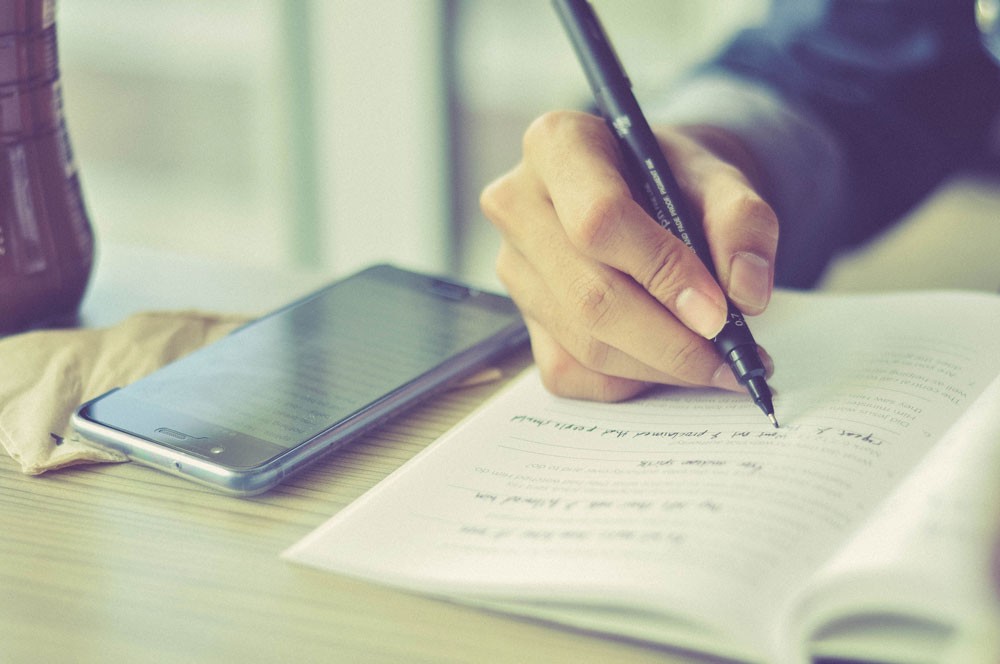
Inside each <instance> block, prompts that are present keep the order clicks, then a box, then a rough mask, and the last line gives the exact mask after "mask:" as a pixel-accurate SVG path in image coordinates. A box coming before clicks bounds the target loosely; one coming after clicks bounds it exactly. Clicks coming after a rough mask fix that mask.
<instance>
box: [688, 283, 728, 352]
mask: <svg viewBox="0 0 1000 664" xmlns="http://www.w3.org/2000/svg"><path fill="white" fill-rule="evenodd" d="M676 307H677V316H678V318H680V319H681V322H682V323H684V324H685V325H687V326H688V327H689V328H691V329H692V330H694V331H695V332H697V333H698V334H700V335H701V336H703V337H705V338H706V339H711V338H712V337H714V336H715V335H717V334H718V333H719V330H721V329H722V326H723V325H725V324H726V309H725V308H724V307H722V306H720V305H719V304H717V303H716V302H715V300H713V299H712V298H710V297H708V296H707V295H705V294H704V293H702V292H701V291H697V290H695V289H694V288H685V289H684V290H683V291H681V294H680V295H678V296H677V302H676Z"/></svg>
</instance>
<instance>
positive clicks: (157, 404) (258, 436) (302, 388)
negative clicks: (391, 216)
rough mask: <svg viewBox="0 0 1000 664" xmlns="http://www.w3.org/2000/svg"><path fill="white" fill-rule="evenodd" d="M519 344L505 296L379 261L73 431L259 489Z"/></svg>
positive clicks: (119, 399) (115, 399) (188, 474)
mask: <svg viewBox="0 0 1000 664" xmlns="http://www.w3.org/2000/svg"><path fill="white" fill-rule="evenodd" d="M526 342H527V331H526V330H525V327H524V324H523V322H522V320H521V317H520V315H519V314H518V311H517V309H516V307H515V306H514V304H513V303H512V302H511V301H510V299H508V298H506V297H504V296H502V295H498V294H495V293H489V292H484V291H481V290H476V289H473V288H469V287H468V286H465V285H463V284H460V283H457V282H455V281H451V280H447V279H443V278H438V277H434V276H430V275H423V274H417V273H414V272H410V271H406V270H402V269H399V268H396V267H393V266H390V265H377V266H374V267H370V268H368V269H366V270H363V271H361V272H359V273H357V274H355V275H353V276H351V277H348V278H346V279H344V280H342V281H339V282H336V283H334V284H331V285H329V286H327V287H325V288H323V289H320V290H319V291H317V292H315V293H313V294H311V295H308V296H307V297H304V298H302V299H301V300H298V301H296V302H293V303H292V304H290V305H288V306H286V307H283V308H281V309H279V310H278V311H275V312H273V313H271V314H268V315H266V316H264V317H262V318H259V319H257V320H255V321H253V322H251V323H249V324H247V325H245V326H243V327H241V328H239V329H237V330H236V331H234V332H232V333H231V334H229V335H228V336H226V337H224V338H223V339H220V340H219V341H216V342H215V343H212V344H210V345H208V346H205V347H203V348H201V349H199V350H197V351H195V352H193V353H191V354H190V355H187V356H185V357H183V358H181V359H179V360H177V361H175V362H173V363H171V364H169V365H167V366H164V367H162V368H160V369H158V370H157V371H155V372H153V373H152V374H150V375H149V376H147V377H145V378H142V379H140V380H138V381H136V382H134V383H132V384H130V385H128V386H126V387H123V388H120V389H114V390H112V391H110V392H108V393H106V394H104V395H102V396H100V397H97V398H96V399H94V400H92V401H89V402H87V403H85V404H83V405H82V406H80V407H79V409H77V411H76V412H75V414H74V416H73V425H74V427H75V428H76V429H77V430H78V431H79V432H80V433H81V434H83V435H84V436H85V437H86V438H88V439H89V440H91V441H93V442H95V443H97V444H99V445H104V446H107V447H109V448H112V449H115V450H118V451H120V452H123V453H124V454H126V455H127V456H128V457H129V458H131V459H133V460H135V461H138V462H141V463H144V464H147V465H151V466H154V467H156V468H159V469H161V470H165V471H167V472H169V473H172V474H174V475H177V476H180V477H183V478H186V479H189V480H193V481H195V482H199V483H201V484H204V485H208V486H210V487H214V488H215V489H218V490H220V491H223V492H225V493H228V494H232V495H238V496H248V495H254V494H257V493H261V492H263V491H266V490H267V489H269V488H271V487H273V486H274V485H276V484H277V483H279V482H281V481H282V480H283V479H285V478H287V477H288V476H290V475H291V474H292V473H294V472H295V471H297V470H300V469H301V468H302V467H304V466H305V465H306V464H308V463H309V462H310V461H313V460H315V459H316V458H317V457H319V456H320V455H321V454H324V453H328V452H331V451H333V450H335V449H337V448H339V447H341V446H343V445H344V444H345V443H347V442H349V441H350V440H351V439H353V438H355V437H357V436H358V435H359V434H361V433H362V432H364V431H366V430H368V429H370V428H371V427H373V426H375V425H377V424H379V423H381V422H383V421H385V420H386V419H388V418H390V417H392V416H394V415H397V414H399V413H400V412H402V411H403V410H405V409H406V408H407V407H409V406H412V405H414V404H415V403H417V402H419V401H420V400H422V399H425V398H427V397H428V396H430V395H432V394H434V393H435V391H437V390H439V389H441V388H444V387H446V386H448V385H449V384H453V383H454V382H456V381H458V380H459V379H461V378H463V377H466V376H467V375H468V374H470V373H472V372H474V371H475V370H476V369H477V368H480V367H482V366H483V365H484V364H485V363H486V362H488V361H489V360H491V359H494V358H496V357H498V356H499V355H501V354H504V353H507V352H510V351H513V350H514V349H517V348H519V347H522V346H523V345H524V344H525V343H526Z"/></svg>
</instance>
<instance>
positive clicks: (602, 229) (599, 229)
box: [567, 192, 626, 255]
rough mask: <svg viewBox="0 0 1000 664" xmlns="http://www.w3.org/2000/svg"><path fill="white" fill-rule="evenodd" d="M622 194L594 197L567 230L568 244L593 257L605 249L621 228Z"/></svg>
mask: <svg viewBox="0 0 1000 664" xmlns="http://www.w3.org/2000/svg"><path fill="white" fill-rule="evenodd" d="M623 195H626V194H624V193H623V192H611V193H606V194H603V195H601V196H598V197H596V198H595V199H594V200H592V201H591V202H590V204H589V205H587V206H586V208H585V209H584V210H583V212H582V214H581V215H580V216H579V218H578V219H577V220H576V223H573V224H570V225H569V227H568V228H567V234H568V235H569V238H570V242H572V243H573V244H574V245H575V246H576V247H577V248H578V249H580V250H581V251H583V252H584V253H586V254H590V255H593V254H595V253H598V252H600V251H601V249H603V248H604V247H607V246H608V245H609V244H610V242H611V241H612V239H613V238H614V236H615V234H616V233H617V232H619V230H620V228H621V219H622V217H623V216H624V214H625V199H623V198H622V196H623Z"/></svg>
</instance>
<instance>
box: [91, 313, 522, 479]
mask: <svg viewBox="0 0 1000 664" xmlns="http://www.w3.org/2000/svg"><path fill="white" fill-rule="evenodd" d="M304 299H308V298H304ZM279 311H280V310H279ZM527 341H528V332H527V329H526V328H525V326H524V324H523V322H521V321H520V320H518V321H516V322H514V323H511V324H510V325H509V326H507V327H505V328H502V329H501V330H499V331H498V332H496V333H495V334H493V335H492V336H490V337H488V338H486V339H484V340H483V341H481V342H480V343H478V344H476V345H474V346H472V347H470V348H468V349H466V350H465V351H463V352H460V353H458V354H456V355H453V356H451V357H449V358H447V359H445V360H443V361H442V362H441V363H440V364H438V365H437V366H435V367H434V368H433V369H431V370H430V371H427V372H426V373H424V374H422V375H420V376H418V377H416V378H415V379H413V380H411V381H410V382H408V383H406V384H404V385H402V386H400V387H399V388H397V389H395V390H393V391H391V392H389V393H387V394H385V395H383V396H382V397H380V398H378V399H376V400H375V401H373V402H371V403H370V404H368V405H367V406H365V407H363V408H362V409H360V410H358V411H356V412H354V413H353V414H351V415H349V416H347V417H345V418H344V419H342V420H340V421H337V422H334V423H332V424H331V426H330V427H328V428H327V429H325V430H323V431H322V432H320V433H319V434H316V435H315V436H313V437H311V438H308V439H306V440H303V441H302V442H300V443H298V444H296V445H295V446H293V447H291V448H289V449H288V450H286V451H285V452H283V453H281V454H279V455H278V456H276V457H273V458H272V459H270V460H269V461H267V462H265V463H263V464H261V465H258V466H254V467H250V468H246V469H243V468H240V469H234V468H232V467H228V466H224V465H221V464H217V463H213V462H212V461H211V460H209V459H205V458H202V457H200V456H197V455H195V454H191V453H188V452H185V451H184V450H182V449H176V448H172V447H170V446H168V445H166V444H164V443H162V442H159V441H155V440H150V439H147V438H144V437H142V436H139V435H136V434H133V433H129V432H125V431H122V430H119V429H116V428H113V427H111V426H108V425H106V424H103V423H100V422H96V421H94V420H92V419H90V418H88V417H87V416H86V414H85V412H86V410H87V409H88V407H89V406H90V405H91V404H93V403H95V402H97V401H99V400H100V399H103V398H104V397H106V396H108V395H109V394H112V393H114V392H115V391H117V388H116V390H111V391H110V392H106V393H105V394H102V395H101V396H99V397H97V398H95V399H91V400H89V401H87V402H86V403H84V404H82V405H81V406H80V407H79V408H78V409H77V410H76V411H75V412H74V413H73V415H72V418H71V419H72V424H73V427H74V428H75V429H76V430H77V431H78V432H79V433H80V434H81V435H82V436H84V437H85V438H86V439H87V440H88V441H89V442H91V443H93V444H95V445H98V446H100V447H104V448H108V449H111V450H115V451H117V452H120V453H122V454H124V455H126V456H127V457H128V458H129V459H131V460H133V461H136V462H138V463H141V464H143V465H147V466H152V467H154V468H156V469H159V470H162V471H165V472H167V473H170V474H171V475H175V476H177V477H181V478H184V479H186V480H191V481H193V482H197V483H199V484H201V485H203V486H207V487H211V488H213V489H215V490H217V491H221V492H223V493H226V494H229V495H232V496H253V495H257V494H260V493H262V492H264V491H267V490H268V489H271V488H273V487H274V486H275V485H277V484H278V483H280V482H281V481H283V480H285V479H287V478H288V477H290V476H291V475H293V474H294V473H296V472H297V471H299V470H301V469H302V468H303V467H305V466H306V465H307V464H309V463H311V462H313V461H315V460H316V459H318V458H319V457H321V456H323V455H325V454H328V453H331V452H333V451H335V450H337V449H340V448H341V447H343V446H344V445H345V444H347V443H349V442H351V441H352V440H354V439H356V438H357V437H358V436H360V435H361V434H363V433H365V432H366V431H368V430H370V429H372V428H373V427H375V426H378V425H380V424H382V423H384V422H385V421H386V420H388V419H390V418H392V417H395V416H397V415H399V414H400V413H402V412H404V411H406V410H407V409H409V408H410V407H412V406H414V405H415V404H417V403H418V402H421V401H423V400H425V399H427V398H428V397H430V396H432V395H433V394H435V393H437V392H439V391H441V390H443V389H446V388H448V387H449V386H452V385H455V384H456V383H457V382H459V381H461V380H462V379H464V378H466V377H468V376H469V375H470V374H472V373H473V372H475V371H476V370H477V369H479V368H482V367H483V366H484V365H485V364H486V363H487V362H489V361H490V360H491V359H494V358H496V357H498V356H500V355H502V354H504V353H508V352H511V351H513V350H516V349H518V348H521V347H523V346H524V345H526V343H527Z"/></svg>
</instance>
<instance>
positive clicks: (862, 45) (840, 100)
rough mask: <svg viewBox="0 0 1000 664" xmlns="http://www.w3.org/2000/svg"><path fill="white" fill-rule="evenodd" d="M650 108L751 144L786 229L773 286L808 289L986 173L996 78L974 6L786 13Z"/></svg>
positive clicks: (781, 10)
mask: <svg viewBox="0 0 1000 664" xmlns="http://www.w3.org/2000/svg"><path fill="white" fill-rule="evenodd" d="M653 108H654V109H655V111H654V112H653V113H651V115H652V119H654V120H664V121H670V122H709V123H714V124H718V125H719V126H723V127H726V128H728V129H730V130H731V131H734V132H735V133H736V134H738V135H740V136H741V137H742V138H743V139H744V140H745V141H746V143H747V145H748V146H749V147H750V148H751V150H753V151H754V153H755V155H756V156H757V158H758V159H759V160H760V162H761V164H762V166H763V168H764V175H765V179H766V181H767V187H768V191H766V192H764V193H765V195H767V196H769V201H770V202H771V204H772V205H773V206H774V207H775V210H776V212H777V213H778V216H779V219H780V221H781V239H780V241H779V253H778V260H777V263H776V269H777V274H776V280H777V282H778V283H779V284H781V285H783V286H791V287H800V288H805V287H810V286H812V285H814V284H815V283H816V281H817V280H818V279H819V278H820V276H821V275H822V273H823V269H824V268H825V266H826V264H827V262H828V261H829V259H830V258H832V257H833V256H834V255H835V254H836V253H837V252H839V251H841V250H843V249H846V248H849V247H851V246H854V245H857V244H859V243H861V242H864V241H865V240H867V239H869V238H871V237H872V236H873V235H875V234H877V233H878V232H880V231H881V230H883V229H884V228H885V227H886V226H888V225H889V224H891V223H892V222H893V221H895V220H896V219H898V218H899V217H900V216H901V215H903V214H904V213H906V212H907V211H908V210H909V209H911V208H912V207H913V206H914V205H915V204H917V203H918V202H919V201H920V200H921V199H922V198H924V197H925V196H926V195H927V194H928V193H930V192H931V191H932V190H933V189H934V187H935V186H937V185H938V184H939V183H941V182H942V181H943V180H944V179H945V178H947V177H948V176H950V175H952V174H954V173H956V172H958V171H960V170H963V169H967V168H972V167H976V166H978V165H980V164H982V163H983V162H984V161H985V159H986V157H987V155H988V144H989V136H990V132H991V131H992V130H994V128H995V126H996V125H995V123H996V119H997V117H998V113H1000V70H998V68H997V65H996V63H995V62H994V61H993V60H992V58H991V57H990V56H989V54H988V53H987V51H986V49H985V48H984V47H983V45H982V42H981V40H980V37H979V33H978V30H977V28H976V25H975V17H974V2H973V1H972V0H878V1H873V0H831V1H829V2H820V1H814V0H779V1H777V2H775V3H774V5H773V8H772V11H771V13H770V15H769V18H768V20H767V21H766V23H765V24H764V25H762V26H761V27H759V28H754V29H751V30H747V31H744V32H742V33H741V34H739V35H738V36H737V37H736V38H735V39H734V40H733V41H732V42H731V43H730V44H729V45H728V46H727V47H726V48H725V49H724V50H723V51H722V52H721V53H720V54H719V55H718V56H717V57H716V58H715V59H714V60H713V61H712V62H711V63H709V64H708V65H707V66H706V67H704V68H703V69H702V70H700V71H699V72H697V73H696V74H695V75H694V76H693V77H691V78H689V79H688V80H687V81H686V82H685V83H684V84H683V85H682V86H680V88H679V89H677V90H676V91H675V93H674V94H672V95H671V100H670V101H669V102H667V103H664V104H653ZM699 109H700V110H699Z"/></svg>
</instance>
